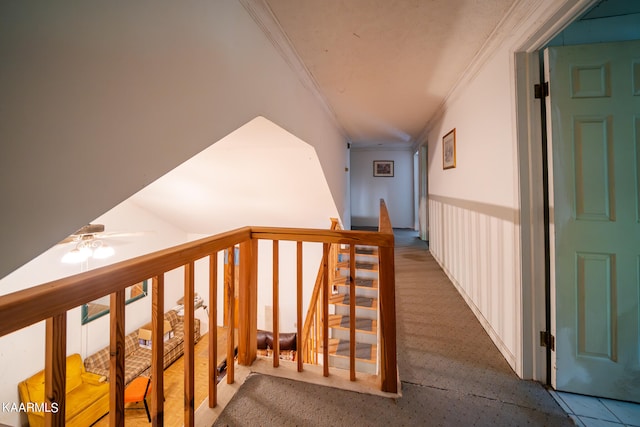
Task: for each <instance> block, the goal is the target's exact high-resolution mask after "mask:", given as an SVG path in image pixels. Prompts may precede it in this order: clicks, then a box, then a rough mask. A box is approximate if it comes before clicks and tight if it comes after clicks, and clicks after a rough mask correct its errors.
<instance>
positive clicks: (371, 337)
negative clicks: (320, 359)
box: [329, 246, 378, 374]
mask: <svg viewBox="0 0 640 427" xmlns="http://www.w3.org/2000/svg"><path fill="white" fill-rule="evenodd" d="M355 254H356V256H355V263H356V268H355V272H356V274H355V281H356V284H355V298H356V307H355V309H356V318H355V325H356V327H355V329H356V333H355V342H356V360H355V362H356V363H355V365H356V366H355V369H356V371H357V372H362V373H367V374H376V371H377V367H376V361H377V356H378V347H377V343H378V252H377V248H374V247H368V246H356V248H355ZM350 262H351V260H350V259H349V249H348V247H347V248H342V247H340V248H339V249H338V256H337V263H336V266H335V269H336V271H335V275H333V277H334V279H333V282H332V283H331V295H330V297H329V310H330V313H331V314H330V315H329V337H330V338H329V366H333V367H336V368H340V369H346V370H348V369H349V348H350V331H349V327H350V322H351V318H350V315H349V314H350V307H349V303H350V298H351V296H350V295H349V289H350V282H349V271H350Z"/></svg>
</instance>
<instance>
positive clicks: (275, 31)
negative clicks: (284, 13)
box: [238, 0, 351, 142]
mask: <svg viewBox="0 0 640 427" xmlns="http://www.w3.org/2000/svg"><path fill="white" fill-rule="evenodd" d="M238 1H239V2H240V4H241V5H242V6H243V7H244V8H245V9H246V11H247V12H248V13H249V16H251V19H253V20H254V22H255V23H256V24H257V25H258V27H259V28H260V29H261V30H262V32H263V33H264V35H265V36H266V37H267V40H269V42H271V44H272V45H273V47H275V49H276V51H277V52H278V53H279V54H280V56H281V57H282V58H283V59H284V61H285V62H286V63H287V65H288V66H289V67H290V68H291V70H292V71H293V72H294V74H295V75H296V76H297V77H298V79H299V80H300V82H301V83H302V85H303V86H304V87H306V88H307V89H308V90H309V91H310V92H311V94H312V95H313V96H314V97H315V98H316V100H317V101H318V103H319V104H320V105H321V107H322V109H323V110H324V111H325V112H326V113H327V115H328V116H329V118H330V119H331V121H332V122H333V124H334V125H335V126H336V128H337V129H338V131H339V132H340V133H341V134H342V136H343V137H344V138H345V140H347V141H348V142H349V141H351V140H350V138H349V136H348V135H347V132H346V130H345V128H344V126H343V125H342V124H341V123H340V121H339V120H338V117H337V115H336V113H335V111H334V110H333V108H331V105H330V104H329V102H328V101H327V99H326V98H325V97H324V95H323V94H322V91H321V90H320V85H318V82H317V81H316V79H315V78H314V77H313V75H312V74H311V72H310V71H309V69H308V68H307V67H306V65H305V64H304V62H303V61H302V59H301V58H300V55H298V52H296V50H295V48H294V47H293V43H291V40H290V39H289V37H287V35H286V33H285V32H284V30H283V29H282V26H281V25H280V22H278V19H277V18H276V16H275V15H274V14H273V11H272V10H271V8H270V7H269V5H268V4H267V2H266V1H265V0H238Z"/></svg>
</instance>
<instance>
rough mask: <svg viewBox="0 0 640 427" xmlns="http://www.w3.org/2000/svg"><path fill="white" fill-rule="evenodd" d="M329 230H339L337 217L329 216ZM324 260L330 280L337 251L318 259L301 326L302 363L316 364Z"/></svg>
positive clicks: (320, 335)
mask: <svg viewBox="0 0 640 427" xmlns="http://www.w3.org/2000/svg"><path fill="white" fill-rule="evenodd" d="M329 229H330V230H340V229H341V228H340V224H339V223H338V219H337V218H331V227H330V228H329ZM331 255H333V256H331ZM325 262H329V274H330V278H329V280H330V281H332V279H333V276H334V274H335V265H336V262H337V253H336V252H335V251H332V252H330V257H329V259H328V261H327V259H325V257H324V255H323V257H322V259H321V261H320V267H319V268H318V276H317V277H316V283H315V285H314V286H313V291H312V293H311V299H310V301H309V308H308V310H307V316H306V318H305V321H304V327H303V328H302V335H301V340H300V345H301V348H302V351H301V354H302V359H303V362H304V363H313V364H318V350H319V349H320V343H321V341H322V329H323V323H322V319H323V317H322V306H323V299H322V297H323V295H322V292H321V291H322V285H323V268H322V266H323V265H324V263H325Z"/></svg>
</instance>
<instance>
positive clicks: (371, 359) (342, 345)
mask: <svg viewBox="0 0 640 427" xmlns="http://www.w3.org/2000/svg"><path fill="white" fill-rule="evenodd" d="M349 350H350V348H349V341H346V340H340V342H339V343H338V344H337V345H336V346H335V349H334V350H333V351H330V352H329V354H330V355H331V356H333V357H339V358H344V359H349ZM338 351H342V352H343V354H338ZM345 353H346V354H345ZM364 353H368V357H362V356H363V355H364ZM377 354H378V348H377V346H376V345H374V344H362V343H356V360H357V361H360V362H365V363H376V357H377Z"/></svg>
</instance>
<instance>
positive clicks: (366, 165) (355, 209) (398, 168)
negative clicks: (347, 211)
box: [350, 147, 415, 228]
mask: <svg viewBox="0 0 640 427" xmlns="http://www.w3.org/2000/svg"><path fill="white" fill-rule="evenodd" d="M374 160H392V161H394V176H393V177H374V176H373V161H374ZM350 193H351V223H352V225H353V226H367V227H370V226H376V227H377V226H378V218H379V216H380V199H384V200H385V203H386V205H387V208H388V210H389V216H390V218H391V224H392V225H393V227H395V228H413V227H414V224H415V222H414V207H413V198H414V194H413V153H412V152H411V150H410V149H406V150H389V149H386V150H378V149H366V148H361V149H358V148H353V147H352V148H351V190H350Z"/></svg>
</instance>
